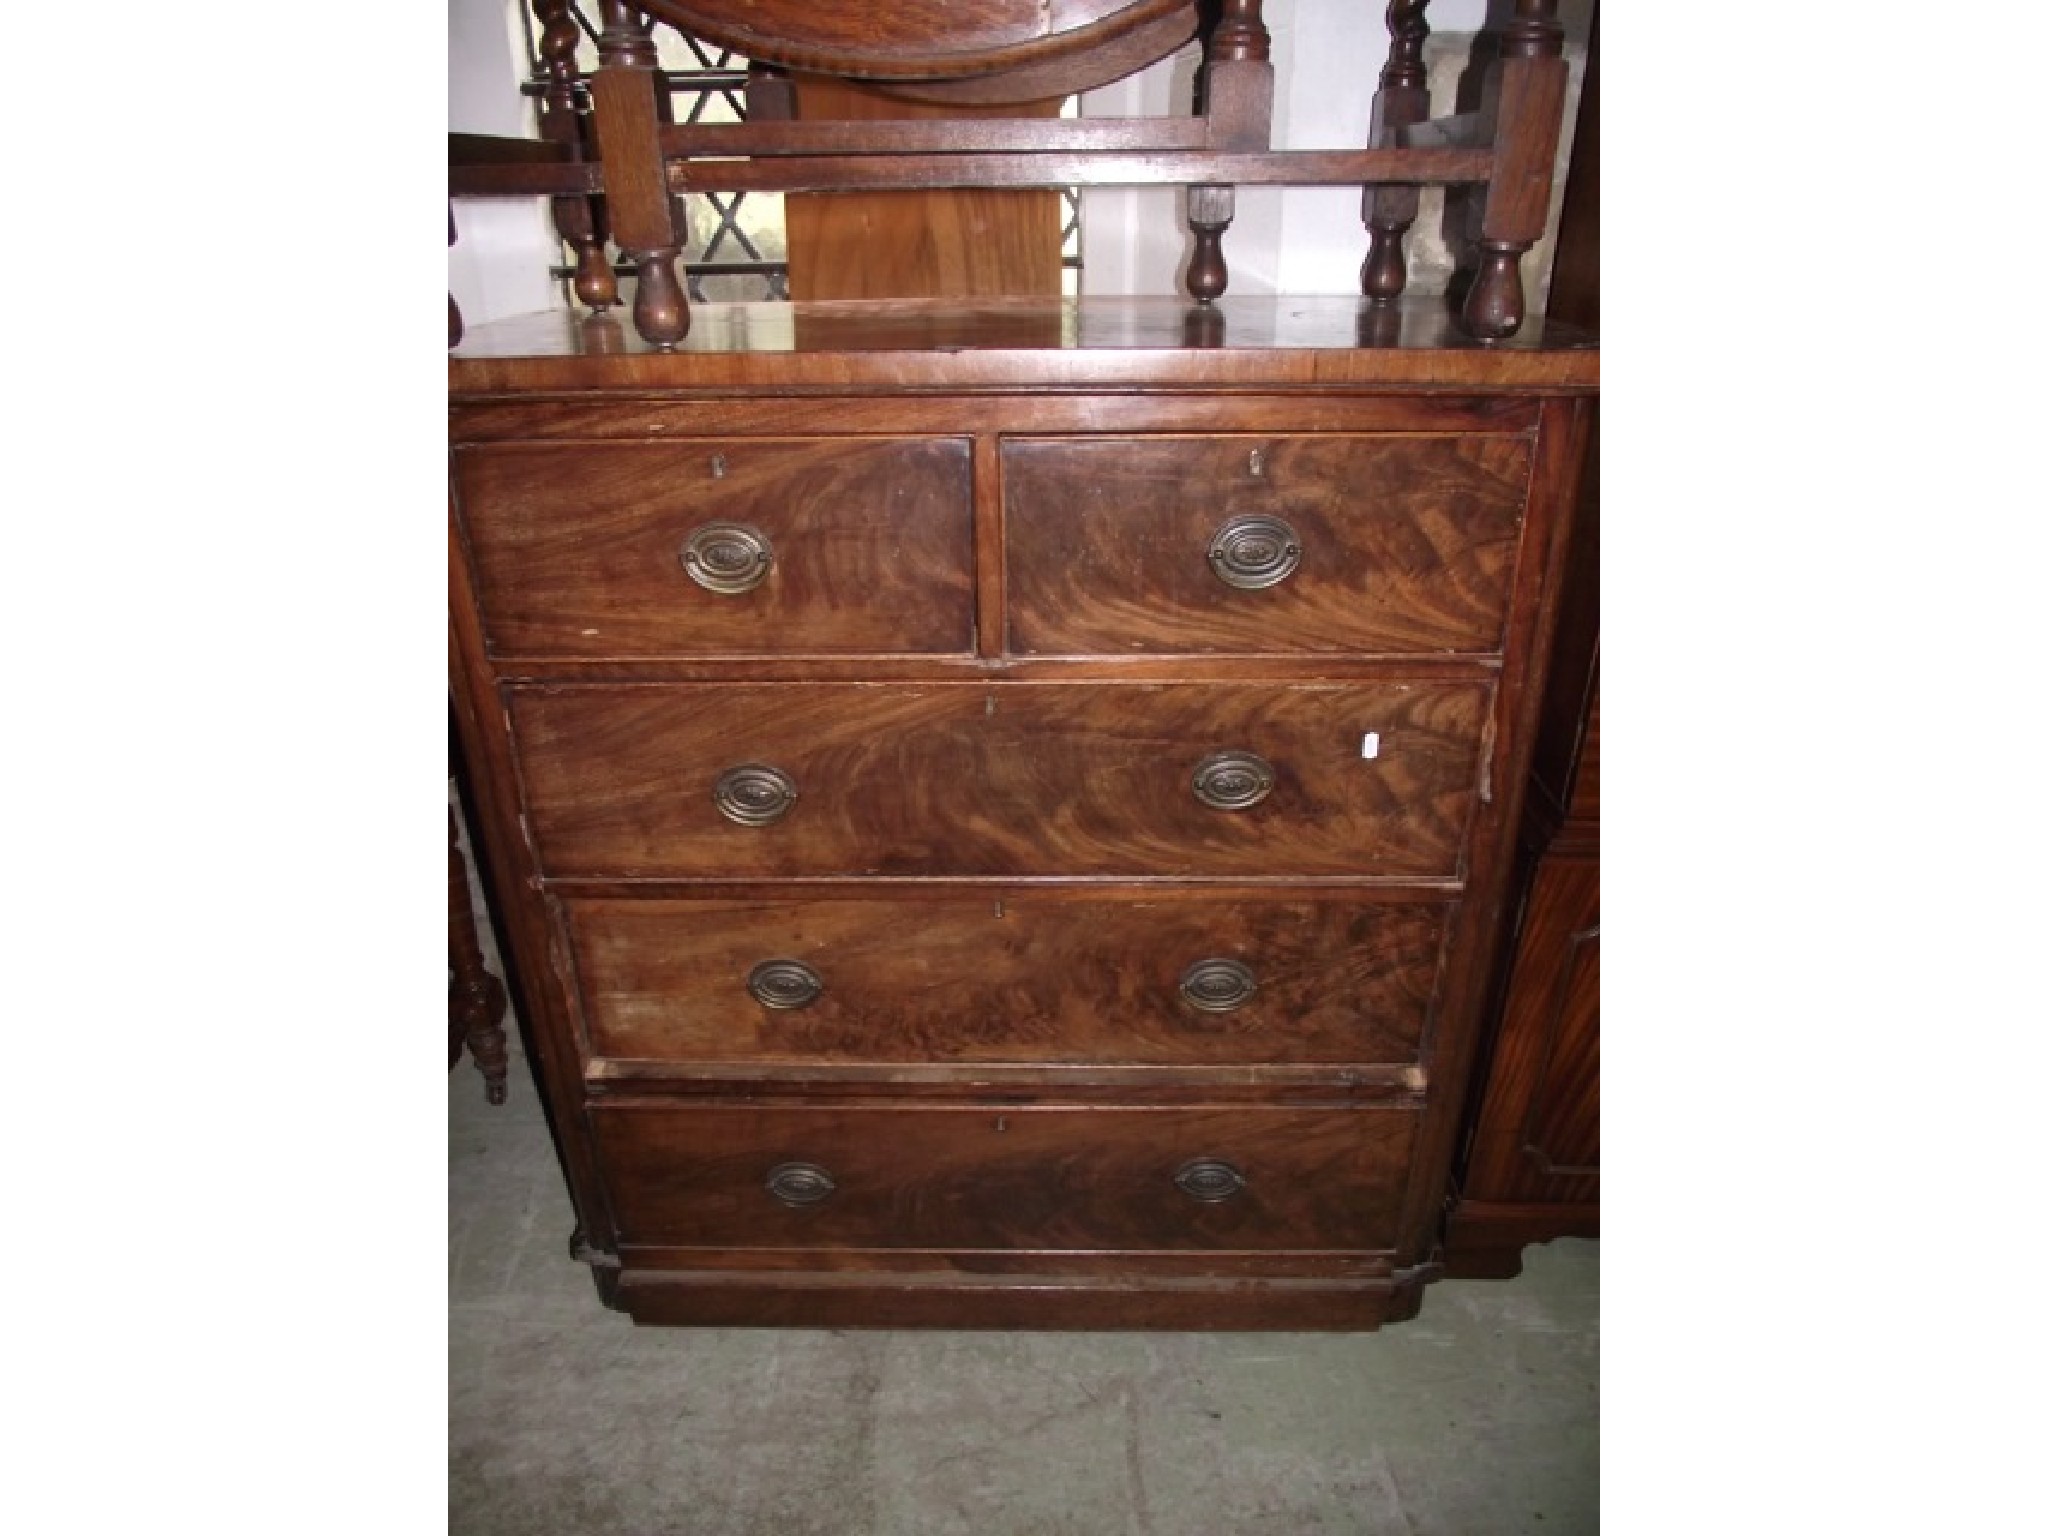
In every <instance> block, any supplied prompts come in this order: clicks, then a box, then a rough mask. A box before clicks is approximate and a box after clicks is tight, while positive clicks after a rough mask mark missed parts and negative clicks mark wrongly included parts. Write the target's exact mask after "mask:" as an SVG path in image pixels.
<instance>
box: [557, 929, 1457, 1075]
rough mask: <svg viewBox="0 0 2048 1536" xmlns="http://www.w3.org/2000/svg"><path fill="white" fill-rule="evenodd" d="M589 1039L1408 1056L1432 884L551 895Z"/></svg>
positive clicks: (912, 1051)
mask: <svg viewBox="0 0 2048 1536" xmlns="http://www.w3.org/2000/svg"><path fill="white" fill-rule="evenodd" d="M563 913H564V922H565V925H566V928H567V932H568V935H569V943H570V949H571V952H572V954H573V956H574V960H575V970H576V978H577V981H576V984H577V989H578V994H579V996H580V999H581V1003H582V1015H583V1020H584V1025H585V1028H586V1030H587V1033H588V1038H589V1045H590V1050H591V1052H592V1054H593V1055H594V1056H597V1057H601V1058H603V1057H609V1058H620V1059H637V1060H645V1061H672V1062H736V1061H744V1062H752V1063H764V1064H765V1063H773V1064H778V1065H784V1066H809V1065H815V1064H820V1063H826V1064H832V1065H847V1064H856V1063H868V1064H874V1063H898V1064H902V1063H976V1064H988V1063H998V1062H1004V1063H1026V1064H1051V1065H1063V1064H1064V1065H1089V1066H1096V1067H1101V1066H1108V1065H1121V1064H1134V1065H1182V1066H1193V1065H1205V1066H1206V1065H1230V1064H1238V1065H1246V1064H1260V1063H1265V1064H1270V1063H1403V1064H1405V1063H1411V1062H1413V1061H1415V1060H1416V1058H1417V1054H1418V1051H1419V1049H1420V1044H1421V1039H1422V1033H1423V1029H1424V1027H1425V1024H1426V1022H1427V1019H1428V1014H1429V1004H1430V996H1431V989H1432V987H1433V985H1434V982H1435V979H1436V973H1437V968H1438V964H1439V959H1440V953H1441V950H1442V947H1443V930H1444V914H1443V910H1442V908H1441V907H1440V906H1439V905H1437V904H1435V903H1425V902H1407V903H1384V904H1369V903H1361V902H1359V901H1358V900H1357V899H1356V898H1355V897H1350V896H1346V897H1324V898H1320V899H1303V900H1266V901H1236V900H1231V901H1224V900H1219V899H1214V898H1200V899H1190V898H1186V897H1180V896H1165V897H1161V896H1157V895H1155V896H1152V897H1150V898H1148V897H1146V896H1144V895H1136V896H1132V897H1129V898H1126V899H1121V900H1108V899H1099V898H1092V897H1091V898H1087V899H1075V898H1071V897H1067V896H1064V895H1061V894H1055V893H1049V892H1033V891H1030V890H1025V891H1021V892H1020V891H996V892H991V893H989V894H987V895H975V896H960V897H946V898H944V899H924V900H900V899H899V900H890V899H877V898H872V897H868V898H861V899H842V900H810V899H804V900H790V901H780V902H771V901H728V900H682V901H671V900H617V899H611V900H601V899H583V900H572V901H567V902H564V903H563Z"/></svg>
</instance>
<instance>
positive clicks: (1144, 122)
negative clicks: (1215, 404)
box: [448, 0, 1568, 346]
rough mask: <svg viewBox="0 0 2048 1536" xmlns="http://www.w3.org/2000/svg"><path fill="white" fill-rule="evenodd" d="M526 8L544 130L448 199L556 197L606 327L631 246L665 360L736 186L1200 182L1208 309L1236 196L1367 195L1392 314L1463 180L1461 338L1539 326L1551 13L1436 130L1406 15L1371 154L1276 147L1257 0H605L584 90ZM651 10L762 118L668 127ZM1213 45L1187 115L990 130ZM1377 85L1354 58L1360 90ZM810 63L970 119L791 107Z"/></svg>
mask: <svg viewBox="0 0 2048 1536" xmlns="http://www.w3.org/2000/svg"><path fill="white" fill-rule="evenodd" d="M534 10H535V13H536V15H537V17H538V18H539V20H540V22H541V29H540V41H539V49H540V54H541V57H542V60H543V61H544V63H545V65H546V68H547V72H548V77H549V78H548V84H547V89H546V95H545V97H544V98H543V102H542V110H541V117H540V136H539V137H538V138H536V139H532V140H526V139H517V138H504V137H490V136H479V135H472V134H452V135H450V138H449V170H448V185H449V191H450V193H451V195H452V196H455V197H474V196H490V195H514V194H523V195H532V194H545V195H547V196H549V197H551V198H552V200H553V207H554V210H555V220H556V225H557V228H558V229H559V230H560V232H561V235H562V238H563V239H564V240H565V241H566V242H567V243H568V244H569V245H570V246H571V247H572V248H573V249H574V250H575V251H576V252H577V253H578V276H577V279H576V285H575V287H576V292H577V295H578V297H579V299H581V301H582V302H583V303H584V304H586V305H588V306H590V307H591V308H592V309H594V310H600V311H601V310H604V309H607V308H609V307H610V306H612V305H613V304H615V303H617V301H618V293H617V285H616V282H615V279H614V277H613V272H612V267H611V265H610V261H609V259H608V257H607V255H606V249H605V248H606V241H607V239H609V241H610V242H612V243H613V244H616V245H617V246H618V248H619V249H620V251H621V252H623V253H624V255H625V256H626V258H627V259H628V260H629V261H630V262H631V263H632V265H633V268H634V270H635V272H636V273H637V278H636V280H635V284H634V295H633V324H634V326H635V328H636V329H637V331H638V332H639V334H640V336H641V337H643V338H644V339H646V340H648V341H650V342H653V343H655V344H657V345H660V346H674V345H676V344H677V343H679V342H680V341H681V340H682V339H683V338H684V337H685V336H687V335H688V334H689V333H690V327H691V317H690V306H689V303H688V301H687V299H686V298H685V296H684V293H683V289H682V286H681V284H680V283H679V281H678V279H677V275H676V261H677V258H678V256H679V254H680V253H681V250H682V245H683V235H684V230H685V228H686V225H685V221H684V220H683V218H682V217H681V213H680V211H679V206H678V204H679V199H681V198H683V197H687V196H690V195H693V194H699V193H710V192H732V191H743V190H744V191H768V192H869V193H877V192H889V191H915V190H923V189H934V188H984V189H1024V188H1059V187H1067V186H1114V185H1143V184H1165V185H1184V186H1187V187H1188V188H1189V192H1188V200H1187V207H1188V220H1189V225H1190V228H1191V231H1192V235H1193V250H1192V254H1191V257H1190V260H1189V262H1188V266H1187V273H1186V279H1185V281H1186V286H1187V290H1188V293H1189V294H1190V296H1191V297H1193V298H1195V299H1197V300H1199V301H1202V302H1205V303H1206V302H1209V301H1212V300H1214V299H1215V298H1217V297H1218V296H1219V295H1221V294H1222V293H1223V292H1224V290H1225V288H1226V286H1227V283H1228V280H1229V273H1228V269H1227V267H1226V264H1225V261H1224V257H1223V245H1222V241H1223V235H1224V232H1225V231H1226V230H1227V229H1228V228H1229V226H1230V224H1231V222H1232V219H1233V218H1234V216H1235V206H1236V203H1235V197H1236V193H1235V189H1236V187H1237V186H1238V185H1240V184H1279V185H1339V186H1356V187H1359V188H1361V189H1363V197H1364V201H1363V207H1362V216H1363V218H1364V221H1365V224H1366V229H1367V233H1368V236H1369V244H1368V249H1367V251H1366V254H1365V259H1364V262H1363V264H1362V266H1361V272H1360V282H1361V288H1362V291H1363V293H1364V294H1365V295H1366V296H1367V297H1369V298H1372V299H1375V300H1378V301H1384V302H1391V301H1393V300H1394V299H1396V298H1398V297H1399V296H1400V294H1401V292H1402V290H1403V288H1404V286H1405V283H1406V264H1405V261H1404V259H1403V254H1402V247H1403V241H1404V239H1405V236H1406V233H1407V231H1408V229H1409V228H1410V226H1411V225H1412V224H1413V223H1414V220H1415V218H1416V214H1417V209H1418V196H1419V189H1420V188H1421V187H1422V186H1429V185H1442V186H1448V187H1458V188H1467V189H1473V191H1474V192H1475V194H1476V197H1477V202H1478V208H1479V214H1478V226H1477V235H1476V240H1475V242H1474V274H1473V279H1472V282H1471V284H1470V287H1469V290H1468V292H1467V294H1466V297H1465V300H1464V305H1463V317H1464V323H1465V327H1466V329H1467V330H1468V331H1469V333H1470V334H1472V335H1474V336H1478V337H1485V338H1500V337H1506V336H1511V335H1513V334H1515V332H1516V330H1517V329H1518V328H1519V327H1520V325H1521V324H1522V321H1523V318H1524V316H1525V313H1526V309H1527V305H1526V302H1525V299H1524V295H1523V289H1522V278H1521V270H1520V262H1521V257H1522V255H1523V254H1524V253H1525V252H1526V251H1528V250H1529V248H1530V247H1531V246H1532V245H1533V244H1534V243H1535V242H1536V241H1537V240H1538V239H1539V238H1540V237H1541V236H1542V233H1543V230H1544V225H1545V221H1546V219H1547V217H1548V215H1549V210H1550V190H1551V167H1552V162H1553V160H1554V159H1555V157H1556V152H1557V143H1558V132H1559V128H1560V126H1561V122H1562V118H1563V112H1564V102H1565V97H1566V89H1567V78H1568V76H1567V69H1566V65H1565V61H1564V58H1563V57H1562V49H1563V40H1564V35H1563V30H1562V28H1561V27H1560V26H1559V24H1558V21H1557V0H1513V12H1512V15H1511V17H1510V18H1509V20H1508V21H1507V23H1506V24H1505V26H1504V27H1503V28H1502V29H1501V30H1500V33H1499V36H1498V56H1497V57H1496V58H1495V59H1494V61H1493V62H1492V64H1491V65H1490V70H1489V74H1488V77H1487V81H1488V83H1487V88H1486V89H1485V90H1484V91H1483V92H1482V93H1481V96H1480V103H1481V104H1480V106H1479V107H1478V108H1477V109H1476V110H1474V111H1472V112H1467V113H1459V114H1454V115H1450V116H1443V117H1431V116H1430V106H1429V96H1428V91H1427V88H1426V81H1425V76H1424V70H1423V59H1422V48H1423V42H1424V40H1425V38H1426V36H1427V34H1428V27H1427V24H1426V22H1425V20H1424V14H1425V11H1426V0H1393V3H1392V4H1390V5H1389V7H1388V9H1387V24H1388V32H1389V50H1388V54H1387V57H1386V61H1385V63H1384V65H1383V67H1382V68H1381V69H1380V73H1379V90H1378V92H1377V93H1376V95H1375V96H1374V98H1373V101H1374V110H1373V127H1372V131H1371V142H1370V144H1369V145H1367V146H1366V147H1363V148H1357V149H1318V150H1288V149H1276V148H1275V147H1274V146H1273V143H1272V137H1273V134H1272V101H1273V80H1272V65H1271V63H1270V62H1269V53H1270V39H1269V36H1268V34H1267V31H1266V27H1265V23H1264V21H1263V18H1262V13H1261V5H1260V0H953V3H950V4H947V5H945V6H934V5H878V6H820V5H815V4H813V3H811V0H746V3H744V4H739V3H733V0H726V3H715V0H642V3H641V5H639V6H635V5H632V4H628V3H626V0H602V10H603V17H604V31H603V37H602V41H601V45H600V50H599V51H600V58H601V63H600V67H599V68H598V69H597V71H596V72H595V74H594V75H593V76H592V77H591V78H590V79H589V80H587V81H586V80H583V79H581V78H580V77H579V73H578V70H577V66H576V63H575V57H574V55H575V46H576V37H577V33H576V27H575V23H574V21H573V20H572V19H571V18H570V16H569V14H568V4H567V0H535V4H534ZM649 15H652V16H654V17H658V18H660V19H661V20H664V21H668V22H672V23H674V24H675V25H677V26H679V27H681V28H683V29H684V30H685V31H687V32H690V33H693V34H695V35H698V36H701V37H706V38H709V39H712V40H714V41H716V42H719V43H722V44H726V45H730V46H732V47H735V48H737V49H739V50H740V51H741V52H743V53H744V54H746V55H747V56H748V57H749V58H750V59H751V60H753V61H754V65H755V73H754V81H753V84H752V86H750V89H749V93H748V102H749V116H748V120H747V121H746V122H743V123H731V124H717V125H704V124H677V123H675V122H673V121H671V120H670V117H671V114H670V111H669V100H668V94H667V92H666V90H665V88H664V86H663V84H662V81H661V79H660V72H659V70H658V68H657V67H656V58H655V52H654V48H653V45H652V43H651V42H650V40H649V36H648V31H647V20H646V18H647V16H649ZM1196 36H1199V37H1200V38H1201V41H1202V49H1203V64H1202V68H1201V72H1200V83H1199V89H1198V99H1197V101H1196V102H1195V103H1194V104H1193V105H1194V110H1193V111H1192V112H1191V113H1190V114H1189V115H1187V116H1184V117H1181V116H1177V117H1171V118H1163V119H1143V118H1134V119H1089V120H1066V119H1058V118H1046V117H1043V116H1034V115H1018V114H1014V113H1012V114H1005V115H1002V116H998V117H994V118H991V117H987V116H984V115H980V113H981V109H983V108H986V107H989V106H998V107H1003V106H1012V105H1014V104H1017V103H1040V104H1042V103H1044V102H1047V101H1050V100H1057V99H1058V98H1060V97H1063V96H1066V95H1069V94H1072V93H1073V92H1075V91H1078V90H1082V89H1084V88H1088V87H1093V86H1098V85H1102V84H1106V83H1108V82H1110V81H1112V80H1115V79H1118V78H1121V77H1123V76H1125V75H1128V74H1131V73H1133V72H1135V71H1136V70H1139V69H1141V68H1143V67H1145V66H1146V65H1148V64H1151V63H1154V62H1156V61H1157V60H1159V59H1161V58H1164V57H1166V56H1167V55H1169V54H1171V53H1172V52H1173V51H1174V50H1176V49H1177V48H1179V47H1180V46H1182V45H1183V44H1184V43H1186V42H1188V41H1189V40H1190V39H1191V38H1194V37H1196ZM1370 68H1371V61H1367V60H1361V61H1360V72H1359V73H1360V79H1361V81H1363V79H1364V78H1365V77H1366V75H1367V73H1368V72H1369V71H1370ZM792 71H796V72H804V73H807V74H809V75H812V76H816V75H821V74H822V75H830V76H836V77H840V78H843V79H847V80H852V81H856V82H859V83H860V84H861V85H862V86H864V87H866V88H869V89H872V90H879V91H882V92H884V93H887V94H890V95H893V96H897V97H901V98H904V99H906V100H911V101H916V102H920V103H925V104H933V103H936V104H938V105H940V106H950V107H954V108H958V109H959V110H958V111H956V112H954V113H952V114H950V115H947V116H942V117H939V118H936V119H922V118H920V119H917V120H867V121H850V120H840V121H805V120H803V119H802V118H801V117H799V116H798V115H797V113H796V111H795V101H796V95H797V94H798V93H797V91H796V90H795V89H794V88H793V85H792V81H791V79H790V74H791V72H792ZM970 109H971V112H972V115H970ZM449 329H450V336H451V345H452V344H453V341H452V338H453V337H454V336H456V335H459V334H460V329H461V327H460V320H459V317H458V316H456V315H455V314H454V313H452V311H451V314H450V320H449Z"/></svg>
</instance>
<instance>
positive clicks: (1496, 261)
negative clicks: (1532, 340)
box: [1464, 241, 1527, 341]
mask: <svg viewBox="0 0 2048 1536" xmlns="http://www.w3.org/2000/svg"><path fill="white" fill-rule="evenodd" d="M1525 249H1527V247H1518V246H1512V245H1502V244H1500V243H1499V242H1497V241H1489V242H1487V243H1485V244H1482V245H1481V246H1480V248H1479V274H1478V276H1477V277H1476V278H1474V279H1473V283H1472V287H1471V290H1470V291H1469V292H1468V293H1467V294H1466V295H1465V308H1464V318H1465V329H1466V330H1468V331H1470V332H1471V333H1472V334H1473V335H1474V336H1477V337H1479V338H1480V339H1481V340H1483V341H1501V340H1504V339H1505V338H1507V337H1509V336H1512V335H1514V334H1515V332H1516V331H1519V330H1520V329H1521V328H1522V317H1523V314H1524V313H1525V311H1524V308H1523V300H1522V251H1523V250H1525Z"/></svg>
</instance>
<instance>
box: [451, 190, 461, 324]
mask: <svg viewBox="0 0 2048 1536" xmlns="http://www.w3.org/2000/svg"><path fill="white" fill-rule="evenodd" d="M448 244H449V245H450V246H453V245H454V244H455V205H454V204H453V203H450V204H449V205H448ZM461 340H462V308H461V306H460V305H458V304H457V303H456V302H455V295H454V294H453V293H452V292H451V293H450V294H449V295H448V345H449V346H451V347H452V346H454V345H455V344H456V343H458V342H459V341H461Z"/></svg>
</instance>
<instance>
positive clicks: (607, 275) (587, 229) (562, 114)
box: [533, 0, 619, 312]
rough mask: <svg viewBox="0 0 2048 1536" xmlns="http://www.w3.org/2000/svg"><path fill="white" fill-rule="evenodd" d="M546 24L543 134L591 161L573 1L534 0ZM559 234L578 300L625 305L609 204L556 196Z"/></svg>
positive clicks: (597, 305) (598, 307)
mask: <svg viewBox="0 0 2048 1536" xmlns="http://www.w3.org/2000/svg"><path fill="white" fill-rule="evenodd" d="M533 14H534V16H535V18H536V19H537V20H538V21H539V22H540V43H539V48H540V59H541V65H542V68H543V69H544V70H545V71H546V74H547V86H546V89H545V91H544V92H543V94H542V96H541V104H540V136H541V137H542V138H544V139H549V140H552V141H553V142H555V143H557V144H563V145H566V146H568V148H569V150H570V152H571V154H573V155H574V156H575V158H576V159H578V160H582V159H585V158H587V156H586V154H585V150H586V148H587V146H586V145H585V143H584V138H583V113H582V112H581V111H580V110H579V106H580V103H579V100H578V98H579V96H580V95H581V94H582V83H583V82H582V75H581V73H580V71H578V69H577V68H576V40H577V37H578V35H579V34H578V31H577V27H576V21H575V18H574V17H572V16H571V15H570V14H569V0H533ZM549 201H550V207H551V209H552V211H553V213H554V219H555V233H556V234H558V235H560V236H561V237H562V242H563V243H564V244H565V245H567V246H568V247H569V248H570V249H571V250H573V251H574V252H575V253H576V277H575V282H574V286H575V291H576V297H577V298H578V299H580V300H582V302H583V303H584V304H585V305H587V306H588V307H589V308H590V309H591V310H592V311H593V312H602V311H604V310H606V309H609V308H610V307H611V306H612V305H614V304H616V303H618V302H619V283H618V278H617V277H616V276H615V275H614V274H613V272H612V264H611V259H610V258H609V257H608V256H607V255H606V254H605V228H604V205H603V203H602V202H601V201H599V200H598V199H596V198H592V197H557V198H552V199H550V200H549Z"/></svg>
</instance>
